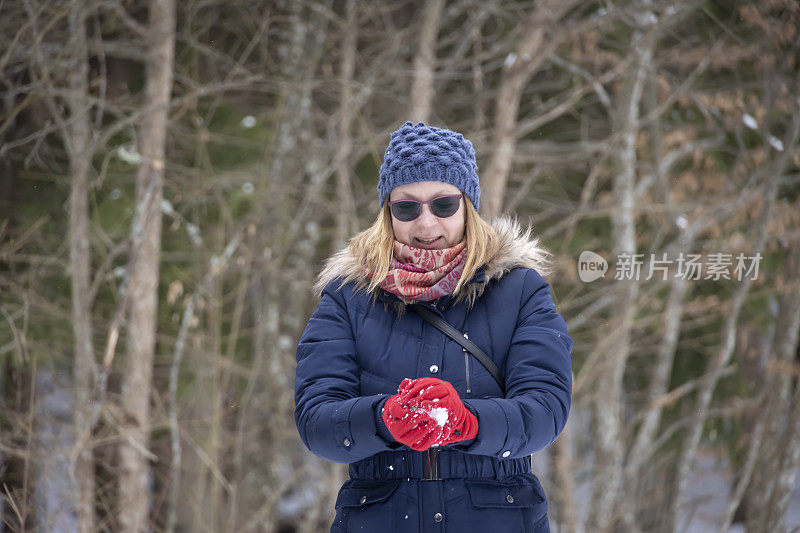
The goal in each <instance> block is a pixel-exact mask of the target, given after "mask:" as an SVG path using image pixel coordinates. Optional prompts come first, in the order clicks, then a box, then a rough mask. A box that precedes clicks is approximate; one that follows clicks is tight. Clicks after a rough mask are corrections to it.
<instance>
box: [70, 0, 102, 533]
mask: <svg viewBox="0 0 800 533" xmlns="http://www.w3.org/2000/svg"><path fill="white" fill-rule="evenodd" d="M85 16H86V15H85V5H84V2H83V1H82V0H73V1H72V2H71V5H70V12H69V26H70V35H71V37H72V42H71V43H70V50H71V51H72V58H71V59H72V68H71V70H70V80H69V86H70V91H69V96H68V97H67V98H68V105H69V112H70V115H71V117H70V121H69V127H68V128H67V131H65V132H64V133H65V135H64V137H65V141H66V142H65V145H66V147H67V152H68V154H69V161H70V173H71V175H72V186H71V189H70V197H69V244H70V253H69V261H70V271H71V274H72V278H71V282H72V323H73V331H74V337H75V358H74V361H73V378H74V391H75V403H74V405H75V410H74V416H75V435H76V439H77V440H76V446H78V450H77V458H76V460H75V483H76V485H77V486H76V489H77V490H76V494H75V500H76V507H77V511H78V524H77V526H78V530H79V531H82V532H89V531H93V530H94V525H95V518H94V462H93V461H92V446H91V436H92V428H91V422H90V418H91V415H90V412H89V406H90V399H91V394H92V385H93V382H94V370H95V359H94V348H93V346H92V317H91V308H92V302H91V301H90V289H89V288H90V286H91V283H92V279H91V278H92V274H91V269H92V265H91V259H92V251H91V248H90V245H89V184H88V180H89V168H90V165H91V149H90V126H89V111H90V107H89V103H88V102H89V86H88V83H89V82H88V71H89V68H88V53H87V49H86V24H85V19H84V17H85Z"/></svg>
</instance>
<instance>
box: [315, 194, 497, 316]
mask: <svg viewBox="0 0 800 533" xmlns="http://www.w3.org/2000/svg"><path fill="white" fill-rule="evenodd" d="M462 198H463V199H464V234H465V238H466V241H467V246H466V250H467V258H466V262H465V263H464V270H463V271H462V273H461V278H460V279H459V280H458V283H457V284H456V287H455V289H454V290H453V296H455V297H456V301H459V300H461V299H463V298H462V297H463V296H464V294H463V293H464V292H465V291H464V290H463V289H464V287H465V286H466V284H467V282H469V281H470V280H471V279H472V277H473V276H474V275H475V272H476V271H477V270H478V269H479V268H480V267H481V266H482V265H484V264H486V263H488V262H489V261H490V260H491V259H492V258H493V257H494V256H495V254H497V252H498V249H499V247H500V239H499V237H498V235H497V232H496V231H495V230H494V228H492V226H491V225H490V224H489V223H487V222H486V221H485V220H483V218H481V216H480V215H479V214H478V211H477V210H476V209H475V207H474V206H473V205H472V201H471V200H470V199H469V198H468V197H467V196H466V195H462ZM394 239H395V237H394V229H393V228H392V214H391V211H390V210H389V202H388V201H387V202H386V203H384V204H383V208H382V209H381V211H380V213H378V217H377V218H376V219H375V222H373V223H372V225H371V226H370V227H368V228H367V229H365V230H364V231H362V232H360V233H357V234H356V235H354V236H353V237H352V238H351V239H350V241H349V244H348V246H347V247H346V248H345V249H343V250H341V251H340V252H338V253H337V254H336V255H335V256H334V257H333V258H331V259H332V260H334V259H335V258H336V257H339V256H341V255H349V256H351V257H353V258H354V259H355V261H357V262H358V264H360V265H363V266H364V270H363V271H362V272H352V271H351V272H348V273H347V274H346V275H345V276H344V277H343V278H342V282H341V284H340V287H341V286H343V285H344V284H346V283H347V282H348V281H355V282H356V283H357V285H356V288H357V290H361V289H364V290H366V292H368V293H370V294H373V295H374V294H375V292H376V289H377V288H378V286H379V285H380V283H381V281H383V280H384V279H385V278H386V276H387V274H388V273H389V270H391V269H392V268H393V267H394V263H393V260H394V246H393V245H394ZM332 262H333V261H329V263H328V266H327V267H326V268H325V269H323V271H322V272H321V273H320V276H319V278H318V281H317V283H316V285H315V286H314V294H315V295H317V296H319V295H320V294H321V293H322V289H324V288H325V287H324V285H325V280H326V279H328V278H329V276H327V275H326V274H327V270H328V269H329V268H331V264H332ZM366 272H371V273H372V277H371V278H369V277H368V276H366V275H364V274H365V273H366Z"/></svg>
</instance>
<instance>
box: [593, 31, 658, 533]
mask: <svg viewBox="0 0 800 533" xmlns="http://www.w3.org/2000/svg"><path fill="white" fill-rule="evenodd" d="M632 48H633V50H634V52H633V53H634V54H635V56H636V60H635V61H633V64H632V65H631V70H630V71H629V73H628V76H627V79H626V80H625V83H624V84H623V86H622V89H621V91H620V94H619V95H618V97H617V103H618V112H617V116H616V117H614V118H615V121H616V123H617V131H619V132H620V136H621V139H620V141H621V142H620V148H619V150H618V152H617V153H616V175H615V177H614V203H615V205H616V208H615V209H614V211H613V213H612V225H613V239H614V254H615V256H617V257H619V255H620V254H630V257H633V254H635V253H636V222H635V214H634V205H633V204H634V191H635V186H636V161H637V155H636V136H637V133H638V131H639V103H640V101H641V97H642V89H643V86H644V80H645V73H646V72H647V70H648V69H649V68H650V64H651V61H652V57H653V51H652V44H651V43H650V42H649V41H648V42H645V39H644V38H643V35H642V33H641V31H639V30H637V31H636V32H635V33H634V36H633V38H632ZM633 272H634V275H633V276H631V277H632V279H621V280H618V281H617V287H616V294H615V299H616V304H615V308H616V309H615V311H614V314H615V316H614V318H613V319H612V320H613V322H612V324H611V326H612V327H611V331H612V333H611V335H612V338H611V339H609V341H608V345H607V348H606V350H605V352H604V353H605V356H604V359H605V363H604V364H603V368H602V370H601V371H600V374H599V376H598V378H597V392H596V394H595V397H594V402H593V405H594V406H595V414H594V416H595V421H594V431H595V433H594V435H595V442H596V445H595V457H594V467H593V472H594V485H593V488H592V504H591V507H590V510H589V529H591V530H592V531H603V530H605V529H606V528H607V527H609V526H610V525H611V524H612V522H613V520H614V516H613V515H614V510H615V505H616V502H617V498H618V496H619V491H620V488H621V484H622V459H623V455H624V448H625V446H624V443H623V440H622V439H623V428H622V407H623V392H622V386H623V384H622V377H623V374H624V373H625V364H626V362H627V359H628V353H629V351H630V343H631V339H630V336H631V331H632V329H633V319H634V315H635V311H636V298H637V295H638V292H639V290H638V284H639V280H638V279H637V277H636V276H635V272H636V270H633Z"/></svg>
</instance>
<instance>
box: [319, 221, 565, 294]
mask: <svg viewBox="0 0 800 533" xmlns="http://www.w3.org/2000/svg"><path fill="white" fill-rule="evenodd" d="M489 225H490V226H491V228H492V231H493V233H494V237H495V238H496V239H497V241H496V242H497V252H496V253H495V254H494V255H493V256H492V257H491V258H490V259H489V260H488V261H487V262H486V263H485V264H484V265H482V266H481V267H479V268H478V269H477V270H476V271H475V274H474V275H473V277H472V279H470V280H469V282H468V283H467V284H466V285H465V286H464V287H463V289H462V290H461V291H459V294H458V296H456V297H453V295H448V296H443V297H442V298H440V299H439V300H442V299H443V298H448V303H447V306H448V307H449V305H452V304H453V303H455V302H457V301H466V302H467V304H468V305H469V306H470V307H471V306H472V304H473V303H474V302H475V300H476V299H477V298H478V297H480V295H481V294H482V293H483V290H484V288H485V287H486V286H487V285H488V283H489V282H490V281H492V280H496V279H500V278H501V277H503V276H504V275H505V274H506V273H508V272H510V271H511V270H512V269H514V268H517V267H527V268H533V269H535V270H537V271H538V272H539V274H541V275H542V276H546V275H547V274H548V273H549V270H550V269H549V256H550V253H549V252H548V251H547V250H545V249H544V248H543V247H542V246H540V244H539V239H538V237H532V235H531V233H532V229H531V228H530V227H529V228H527V230H525V231H523V230H522V228H521V227H520V225H519V222H518V221H517V220H516V218H512V217H510V216H508V215H500V216H498V217H497V218H495V219H493V220H492V221H491V222H490V223H489ZM336 279H338V280H339V281H340V285H339V287H341V286H342V285H344V284H345V283H347V282H354V283H355V285H356V290H357V291H358V290H364V291H365V292H366V290H367V287H368V285H369V281H370V280H369V278H368V277H367V275H366V273H365V271H364V268H363V266H362V265H361V263H360V262H359V260H358V258H356V257H355V256H353V255H352V254H351V253H350V250H349V248H348V247H344V248H342V249H341V250H339V251H338V252H336V253H335V254H333V255H332V256H331V257H330V258H328V260H327V261H326V263H325V267H324V268H323V269H322V272H320V274H319V277H318V279H317V282H316V283H315V285H314V294H315V296H316V297H317V298H319V297H320V295H321V293H322V289H323V288H325V286H326V285H327V284H328V283H330V282H331V281H333V280H336ZM384 293H385V294H384ZM372 296H373V297H376V298H377V299H379V300H382V301H384V302H385V303H387V304H388V303H391V304H395V305H399V306H403V302H402V300H401V299H400V298H399V297H397V296H396V295H394V294H391V293H388V292H386V291H383V290H382V289H380V288H378V289H376V290H375V292H374V293H373V294H372ZM437 307H438V305H437Z"/></svg>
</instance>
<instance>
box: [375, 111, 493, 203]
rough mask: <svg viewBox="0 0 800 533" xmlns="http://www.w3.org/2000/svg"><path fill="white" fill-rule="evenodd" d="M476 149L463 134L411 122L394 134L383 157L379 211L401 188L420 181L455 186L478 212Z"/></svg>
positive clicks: (478, 192) (379, 189) (379, 186)
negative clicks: (395, 189)
mask: <svg viewBox="0 0 800 533" xmlns="http://www.w3.org/2000/svg"><path fill="white" fill-rule="evenodd" d="M477 171H478V164H477V163H476V162H475V148H473V147H472V143H471V142H469V140H467V139H465V138H464V136H463V135H461V134H460V133H456V132H454V131H451V130H448V129H444V128H436V127H434V126H426V125H425V124H423V123H422V122H417V123H416V124H414V123H412V122H411V121H410V120H409V121H407V122H406V123H405V124H403V125H402V126H401V127H400V129H398V130H397V131H394V132H392V136H391V141H390V142H389V146H388V147H387V148H386V153H385V154H384V155H383V164H382V165H381V170H380V179H379V180H378V207H383V202H384V201H385V200H386V198H387V197H388V196H389V193H390V192H392V189H394V188H395V187H397V186H398V185H405V184H407V183H416V182H419V181H443V182H445V183H449V184H451V185H455V186H456V187H458V188H459V189H461V191H462V192H463V193H464V194H466V195H467V198H469V199H470V201H471V202H472V205H473V206H475V209H478V207H479V205H480V203H479V200H480V197H481V189H480V187H479V185H478V173H477Z"/></svg>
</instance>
